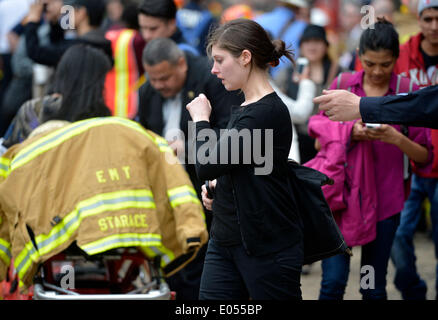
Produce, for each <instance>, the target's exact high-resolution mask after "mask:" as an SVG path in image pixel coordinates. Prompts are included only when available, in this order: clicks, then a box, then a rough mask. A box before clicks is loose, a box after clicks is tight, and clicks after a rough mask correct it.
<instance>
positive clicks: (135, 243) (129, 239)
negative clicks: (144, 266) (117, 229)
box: [80, 233, 161, 255]
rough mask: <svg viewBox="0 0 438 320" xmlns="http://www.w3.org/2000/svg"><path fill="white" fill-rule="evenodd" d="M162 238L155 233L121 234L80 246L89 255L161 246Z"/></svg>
mask: <svg viewBox="0 0 438 320" xmlns="http://www.w3.org/2000/svg"><path fill="white" fill-rule="evenodd" d="M160 245H161V236H160V235H158V234H153V233H121V234H114V235H111V236H109V237H106V238H102V239H99V240H97V241H94V242H90V243H87V244H85V245H82V246H80V247H81V249H82V250H84V251H85V252H86V253H88V254H89V255H93V254H97V253H101V252H105V251H108V250H111V249H114V248H120V247H148V246H160Z"/></svg>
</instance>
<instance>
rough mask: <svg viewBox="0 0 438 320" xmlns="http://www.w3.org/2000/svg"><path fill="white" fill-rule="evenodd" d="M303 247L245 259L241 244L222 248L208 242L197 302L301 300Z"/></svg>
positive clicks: (296, 245)
mask: <svg viewBox="0 0 438 320" xmlns="http://www.w3.org/2000/svg"><path fill="white" fill-rule="evenodd" d="M302 263H303V244H302V242H300V243H298V244H295V245H293V246H291V247H288V248H286V249H283V250H280V251H278V252H276V253H273V254H268V255H263V256H258V257H255V256H249V255H248V254H247V253H246V251H245V250H244V248H243V246H242V245H238V246H233V247H222V246H220V245H218V244H217V243H215V241H214V240H213V239H210V241H209V243H208V248H207V254H206V258H205V262H204V270H203V273H202V278H201V288H200V293H199V299H200V300H248V299H249V298H252V299H253V300H301V299H302V297H301V284H300V277H301V267H302Z"/></svg>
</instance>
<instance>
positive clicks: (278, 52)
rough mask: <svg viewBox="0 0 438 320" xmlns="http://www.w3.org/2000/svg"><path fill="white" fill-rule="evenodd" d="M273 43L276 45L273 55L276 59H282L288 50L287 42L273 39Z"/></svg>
mask: <svg viewBox="0 0 438 320" xmlns="http://www.w3.org/2000/svg"><path fill="white" fill-rule="evenodd" d="M272 45H273V46H274V52H273V54H272V57H273V58H274V59H280V58H281V57H282V56H283V55H284V53H285V51H286V44H285V43H284V41H283V40H273V41H272Z"/></svg>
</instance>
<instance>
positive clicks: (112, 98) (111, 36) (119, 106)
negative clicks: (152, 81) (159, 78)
mask: <svg viewBox="0 0 438 320" xmlns="http://www.w3.org/2000/svg"><path fill="white" fill-rule="evenodd" d="M137 13H138V6H137V5H136V4H135V3H131V2H128V3H126V4H125V5H124V9H123V13H122V18H121V25H120V26H119V27H114V28H110V29H109V30H108V31H107V32H106V34H105V36H106V38H107V39H108V40H110V41H111V45H112V50H113V55H114V57H113V58H114V68H113V69H112V70H111V71H110V72H109V73H108V74H107V77H106V81H105V92H104V94H105V103H106V105H107V106H108V108H109V109H110V110H111V112H112V114H113V115H114V116H118V117H123V118H129V119H134V117H135V116H136V115H137V111H138V88H139V87H140V86H141V84H143V83H144V81H145V78H144V76H143V73H144V69H143V66H142V63H141V55H142V52H143V48H144V46H145V45H146V42H145V41H144V39H143V38H142V36H141V34H140V33H139V31H138V28H139V27H138V19H137Z"/></svg>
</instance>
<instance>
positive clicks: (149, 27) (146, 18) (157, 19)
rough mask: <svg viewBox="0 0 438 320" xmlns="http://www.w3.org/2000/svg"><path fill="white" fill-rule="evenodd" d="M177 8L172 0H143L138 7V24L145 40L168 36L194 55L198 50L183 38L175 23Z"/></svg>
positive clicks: (197, 53)
mask: <svg viewBox="0 0 438 320" xmlns="http://www.w3.org/2000/svg"><path fill="white" fill-rule="evenodd" d="M176 12H177V8H176V5H175V2H174V1H173V0H143V2H142V4H141V5H140V8H139V13H138V24H139V26H140V33H141V35H142V37H143V39H144V40H145V41H146V42H149V41H151V40H152V39H157V38H170V39H172V40H173V41H175V42H176V43H177V44H178V46H179V47H180V48H181V49H182V50H184V51H186V52H190V53H192V54H194V55H199V52H198V50H197V49H196V48H195V47H193V46H191V45H190V44H189V43H188V42H187V40H186V39H185V38H184V36H183V34H182V32H181V30H179V28H178V27H177V24H176Z"/></svg>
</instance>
